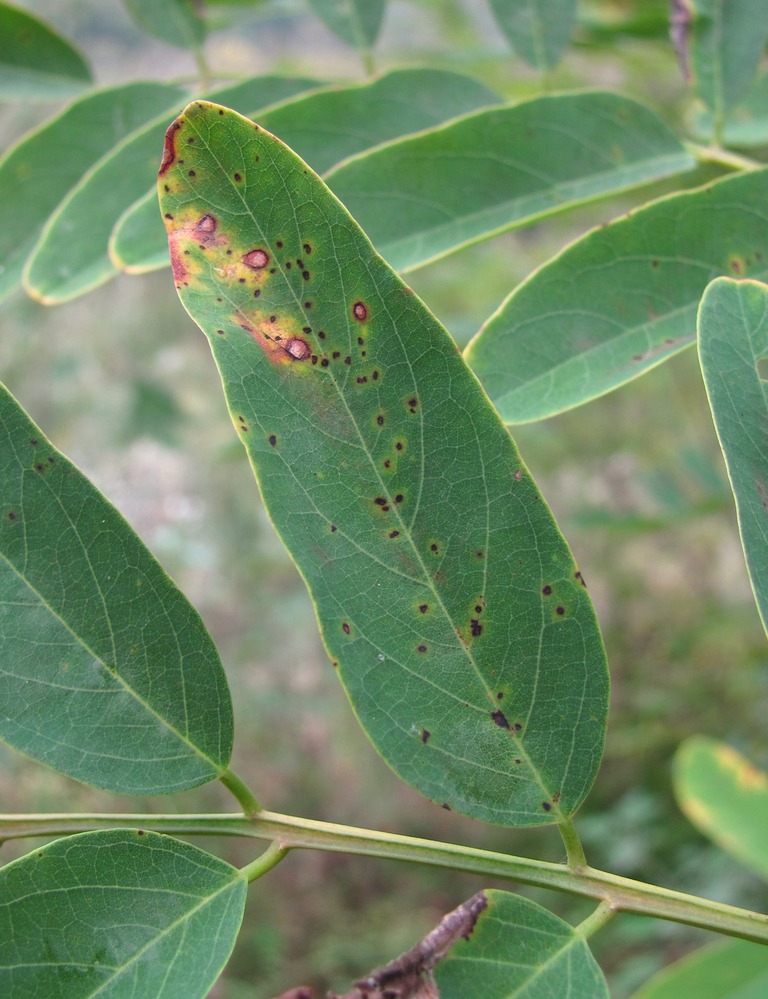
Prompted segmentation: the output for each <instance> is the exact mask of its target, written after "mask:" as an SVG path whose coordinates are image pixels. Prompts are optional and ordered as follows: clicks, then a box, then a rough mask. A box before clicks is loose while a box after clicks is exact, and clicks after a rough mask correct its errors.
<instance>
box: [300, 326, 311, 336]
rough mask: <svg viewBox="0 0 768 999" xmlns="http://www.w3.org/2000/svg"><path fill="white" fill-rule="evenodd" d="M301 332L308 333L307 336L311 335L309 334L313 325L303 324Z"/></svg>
mask: <svg viewBox="0 0 768 999" xmlns="http://www.w3.org/2000/svg"><path fill="white" fill-rule="evenodd" d="M301 332H302V333H306V334H307V336H309V334H310V333H311V332H312V327H311V326H302V328H301Z"/></svg>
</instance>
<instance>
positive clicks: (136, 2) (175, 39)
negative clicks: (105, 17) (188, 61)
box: [123, 0, 205, 49]
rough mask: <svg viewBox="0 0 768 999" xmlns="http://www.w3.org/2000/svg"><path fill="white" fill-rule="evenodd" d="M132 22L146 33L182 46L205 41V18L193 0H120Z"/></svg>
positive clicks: (189, 47) (189, 46)
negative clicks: (161, 0)
mask: <svg viewBox="0 0 768 999" xmlns="http://www.w3.org/2000/svg"><path fill="white" fill-rule="evenodd" d="M123 3H124V5H125V7H126V8H127V10H128V11H129V13H130V14H131V17H132V18H133V19H134V21H135V22H136V24H138V26H139V27H140V28H141V29H142V31H145V32H146V33H147V34H148V35H152V36H153V37H154V38H159V39H160V41H163V42H168V44H169V45H176V46H178V47H179V48H182V49H198V48H200V46H201V45H202V44H203V42H204V41H205V21H204V20H203V18H202V17H201V15H200V14H199V12H198V9H197V8H196V5H195V3H194V2H193V0H163V3H158V2H157V0H123Z"/></svg>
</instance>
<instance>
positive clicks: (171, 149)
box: [160, 118, 181, 177]
mask: <svg viewBox="0 0 768 999" xmlns="http://www.w3.org/2000/svg"><path fill="white" fill-rule="evenodd" d="M180 128H181V122H180V121H179V119H178V118H177V119H176V121H174V122H173V123H172V124H170V125H169V126H168V128H167V129H166V131H165V142H164V144H163V158H162V161H161V162H160V176H161V177H162V176H163V174H164V173H166V172H167V171H168V168H169V167H170V165H171V164H172V163H173V161H174V160H175V159H176V133H177V132H178V130H179V129H180Z"/></svg>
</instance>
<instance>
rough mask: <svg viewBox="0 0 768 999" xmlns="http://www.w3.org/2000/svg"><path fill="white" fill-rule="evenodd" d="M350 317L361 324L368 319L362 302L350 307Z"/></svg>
mask: <svg viewBox="0 0 768 999" xmlns="http://www.w3.org/2000/svg"><path fill="white" fill-rule="evenodd" d="M352 315H353V316H354V317H355V319H357V320H358V321H359V322H361V323H362V322H364V321H365V320H366V319H367V318H368V309H367V308H366V306H365V304H364V303H363V302H355V304H354V305H353V306H352Z"/></svg>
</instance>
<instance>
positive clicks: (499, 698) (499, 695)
mask: <svg viewBox="0 0 768 999" xmlns="http://www.w3.org/2000/svg"><path fill="white" fill-rule="evenodd" d="M496 700H497V701H503V700H504V691H503V690H500V691H499V692H498V694H497V695H496Z"/></svg>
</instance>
